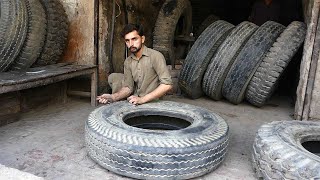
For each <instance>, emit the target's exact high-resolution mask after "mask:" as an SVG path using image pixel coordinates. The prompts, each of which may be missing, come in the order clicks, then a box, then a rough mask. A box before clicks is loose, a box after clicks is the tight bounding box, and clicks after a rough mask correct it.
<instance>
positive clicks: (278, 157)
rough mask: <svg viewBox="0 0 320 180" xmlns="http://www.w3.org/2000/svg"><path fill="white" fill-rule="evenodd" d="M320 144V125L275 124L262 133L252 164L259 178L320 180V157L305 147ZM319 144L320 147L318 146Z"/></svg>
mask: <svg viewBox="0 0 320 180" xmlns="http://www.w3.org/2000/svg"><path fill="white" fill-rule="evenodd" d="M310 141H311V142H316V143H317V144H314V146H313V147H316V148H317V150H318V152H317V153H320V150H319V144H320V122H316V121H314V122H312V121H308V122H307V121H275V122H272V123H269V124H266V125H263V126H261V128H260V129H259V130H258V132H257V135H256V138H255V141H254V144H253V153H252V163H253V168H254V171H255V172H256V175H257V177H258V178H263V179H266V180H268V179H319V178H320V157H319V156H320V155H319V154H318V155H316V154H315V153H312V152H310V151H309V150H307V149H305V148H304V146H303V145H302V144H303V143H306V142H310ZM317 145H318V146H317Z"/></svg>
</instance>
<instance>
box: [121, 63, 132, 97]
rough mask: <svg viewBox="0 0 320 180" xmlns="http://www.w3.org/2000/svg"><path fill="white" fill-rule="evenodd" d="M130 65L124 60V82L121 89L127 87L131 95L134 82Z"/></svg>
mask: <svg viewBox="0 0 320 180" xmlns="http://www.w3.org/2000/svg"><path fill="white" fill-rule="evenodd" d="M129 66H130V63H129V60H128V59H126V60H125V61H124V82H123V87H128V88H129V89H130V91H131V93H132V92H133V91H134V81H133V77H132V72H131V68H130V67H129Z"/></svg>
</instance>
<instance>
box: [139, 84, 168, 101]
mask: <svg viewBox="0 0 320 180" xmlns="http://www.w3.org/2000/svg"><path fill="white" fill-rule="evenodd" d="M171 89H172V85H168V84H160V85H159V86H158V87H157V88H156V89H155V90H153V91H152V92H150V93H149V94H147V95H145V96H143V101H144V103H146V102H149V101H152V100H154V99H157V98H160V97H162V96H163V95H165V94H166V93H167V92H168V91H170V90H171Z"/></svg>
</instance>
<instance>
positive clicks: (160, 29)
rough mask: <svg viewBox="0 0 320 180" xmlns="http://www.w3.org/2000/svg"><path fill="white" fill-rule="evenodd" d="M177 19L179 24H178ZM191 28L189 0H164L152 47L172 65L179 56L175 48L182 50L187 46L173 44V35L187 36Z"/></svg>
mask: <svg viewBox="0 0 320 180" xmlns="http://www.w3.org/2000/svg"><path fill="white" fill-rule="evenodd" d="M179 20H180V23H181V24H178V22H179ZM180 26H181V27H180ZM191 30H192V8H191V4H190V2H189V0H166V1H165V2H164V4H163V6H162V8H161V10H160V11H159V15H158V18H157V21H156V24H155V28H154V36H153V49H155V50H158V51H160V52H161V53H162V54H163V56H164V58H165V59H166V62H167V64H171V65H172V63H174V62H175V59H176V58H179V57H176V54H175V48H178V49H179V48H182V50H183V49H184V50H186V48H187V46H186V45H182V44H177V46H183V47H175V46H174V39H175V35H182V36H189V34H190V33H191ZM176 33H178V34H176ZM179 50H180V49H179Z"/></svg>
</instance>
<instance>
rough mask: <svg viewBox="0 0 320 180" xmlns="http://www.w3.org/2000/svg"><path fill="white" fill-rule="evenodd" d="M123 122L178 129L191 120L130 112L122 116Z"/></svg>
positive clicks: (154, 127) (133, 124) (159, 128)
mask: <svg viewBox="0 0 320 180" xmlns="http://www.w3.org/2000/svg"><path fill="white" fill-rule="evenodd" d="M123 121H124V123H126V124H127V125H129V126H133V127H136V128H141V129H149V130H180V129H184V128H186V127H188V126H190V125H191V122H190V121H188V120H185V119H182V118H178V117H174V116H163V115H155V114H145V115H143V114H142V113H141V112H139V113H132V114H130V115H127V116H126V117H124V118H123Z"/></svg>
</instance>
